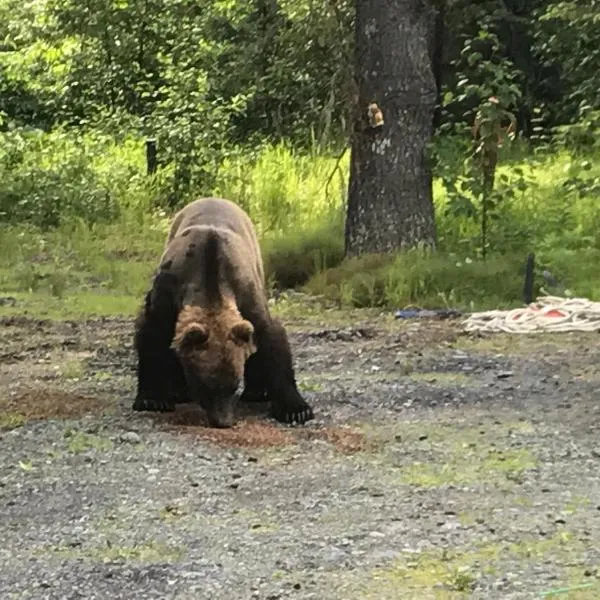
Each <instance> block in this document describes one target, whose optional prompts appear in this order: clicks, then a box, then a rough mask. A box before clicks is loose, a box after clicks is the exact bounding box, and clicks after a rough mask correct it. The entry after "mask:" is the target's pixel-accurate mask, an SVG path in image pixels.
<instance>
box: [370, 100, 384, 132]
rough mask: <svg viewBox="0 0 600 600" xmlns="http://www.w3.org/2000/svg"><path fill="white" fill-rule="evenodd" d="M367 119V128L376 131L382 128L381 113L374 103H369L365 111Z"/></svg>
mask: <svg viewBox="0 0 600 600" xmlns="http://www.w3.org/2000/svg"><path fill="white" fill-rule="evenodd" d="M367 117H368V119H369V126H370V127H371V129H378V128H379V127H382V126H383V113H382V112H381V109H380V108H379V106H377V103H376V102H371V104H369V108H368V109H367Z"/></svg>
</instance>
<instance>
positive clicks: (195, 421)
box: [153, 405, 368, 454]
mask: <svg viewBox="0 0 600 600" xmlns="http://www.w3.org/2000/svg"><path fill="white" fill-rule="evenodd" d="M153 418H155V419H156V420H158V421H159V422H161V423H163V424H164V425H165V426H167V428H168V429H171V430H177V431H178V432H180V433H184V434H188V435H194V436H198V437H201V438H203V439H205V440H209V441H211V442H213V443H215V444H218V445H220V446H224V447H229V448H232V447H235V448H271V447H281V446H291V445H295V444H298V443H299V442H300V441H301V440H303V439H304V440H323V441H324V442H327V443H329V444H331V445H332V446H334V447H335V448H336V449H337V450H338V451H339V452H342V453H344V454H353V453H355V452H361V451H364V450H366V449H367V448H368V443H367V441H366V438H365V436H364V435H363V434H362V433H360V432H358V431H355V430H353V429H350V428H348V427H324V428H323V429H303V428H298V429H286V428H284V427H282V426H280V425H277V424H276V423H271V422H268V421H264V420H261V419H258V418H253V417H246V418H245V419H243V420H240V421H239V422H238V423H237V424H236V425H235V426H234V427H232V428H231V429H215V428H213V427H209V426H208V422H207V420H206V416H205V414H204V411H202V410H201V409H199V408H198V407H194V406H189V405H180V406H178V407H177V410H176V411H175V412H174V413H167V414H162V415H153Z"/></svg>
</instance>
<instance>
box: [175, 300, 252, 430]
mask: <svg viewBox="0 0 600 600" xmlns="http://www.w3.org/2000/svg"><path fill="white" fill-rule="evenodd" d="M173 348H174V350H175V352H176V354H177V356H178V357H179V360H180V361H181V365H182V367H183V371H184V373H185V379H186V383H187V387H188V393H189V396H190V399H191V400H192V401H194V402H198V403H199V404H200V405H201V406H202V407H203V408H204V409H205V410H206V413H207V416H208V420H209V423H210V425H211V426H212V427H231V426H232V425H233V422H234V409H235V403H236V401H237V399H238V397H239V395H240V392H241V390H242V386H243V382H244V366H245V364H246V360H248V358H249V357H250V355H252V354H253V353H254V352H256V346H255V344H254V327H253V326H252V323H250V322H249V321H246V320H245V319H242V317H241V315H240V313H239V311H238V310H237V307H236V306H235V305H234V304H224V305H222V306H220V307H219V308H218V309H214V310H206V309H203V308H200V307H197V306H185V307H184V308H183V310H182V311H181V312H180V313H179V317H178V319H177V324H176V326H175V336H174V338H173Z"/></svg>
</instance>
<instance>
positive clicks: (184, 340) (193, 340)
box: [175, 323, 208, 352]
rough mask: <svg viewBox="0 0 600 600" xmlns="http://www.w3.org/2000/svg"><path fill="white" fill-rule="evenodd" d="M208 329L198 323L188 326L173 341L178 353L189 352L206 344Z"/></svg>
mask: <svg viewBox="0 0 600 600" xmlns="http://www.w3.org/2000/svg"><path fill="white" fill-rule="evenodd" d="M206 340H208V329H207V328H206V327H205V326H204V325H202V324H200V323H192V324H191V325H188V326H187V327H186V328H185V329H184V330H183V332H182V333H181V335H180V336H178V338H177V339H176V340H175V345H176V346H177V349H178V350H179V351H180V352H190V351H191V350H196V349H198V348H200V347H202V346H203V345H204V344H206Z"/></svg>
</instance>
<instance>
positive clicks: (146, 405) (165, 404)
mask: <svg viewBox="0 0 600 600" xmlns="http://www.w3.org/2000/svg"><path fill="white" fill-rule="evenodd" d="M132 408H133V410H136V411H156V412H171V411H173V410H175V405H174V404H173V403H172V402H170V401H168V400H164V399H161V398H152V397H148V396H145V395H141V394H138V395H137V396H136V399H135V402H134V403H133V407H132Z"/></svg>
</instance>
